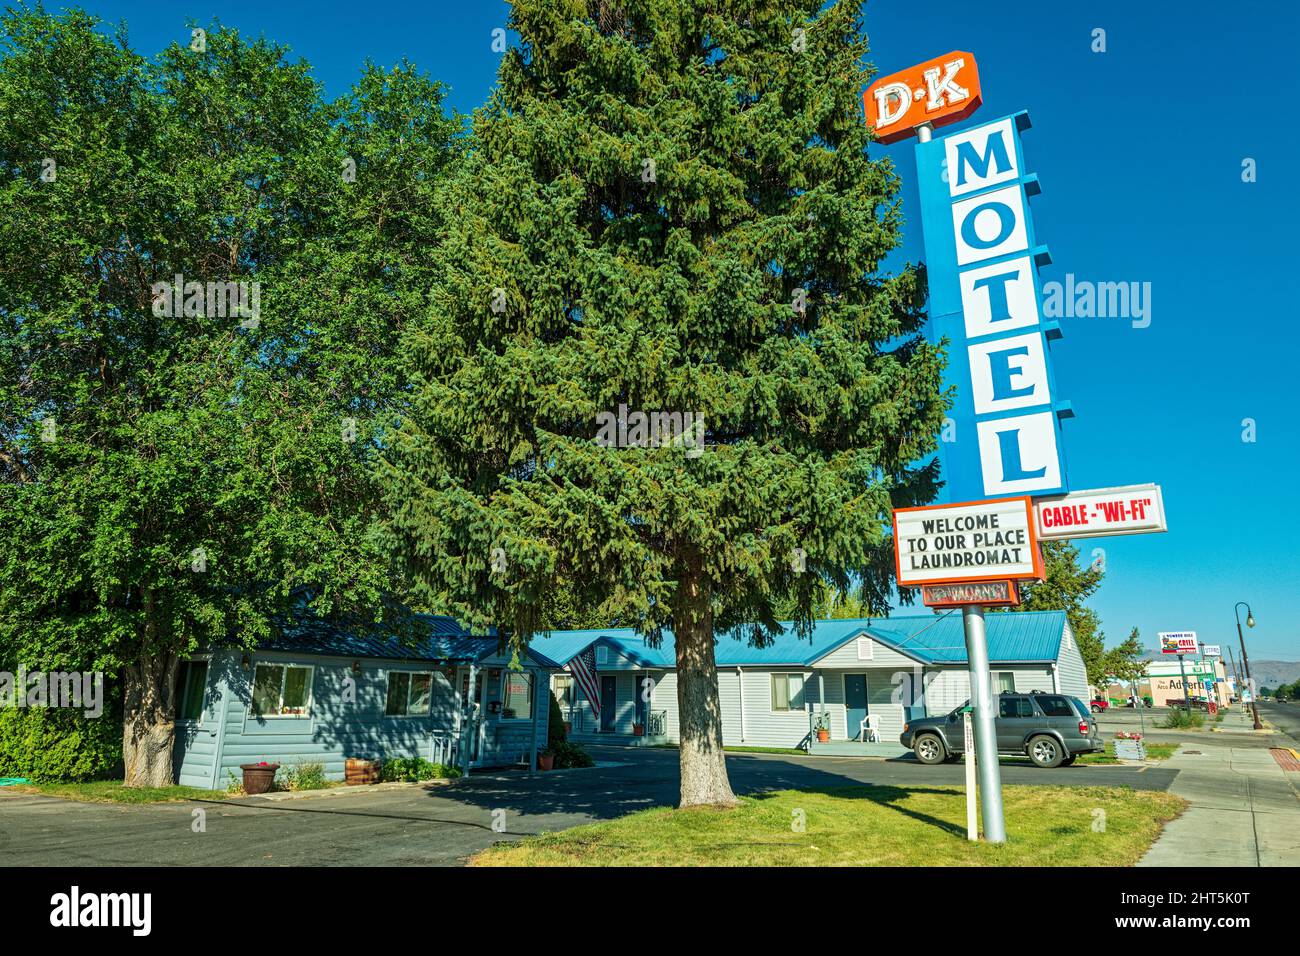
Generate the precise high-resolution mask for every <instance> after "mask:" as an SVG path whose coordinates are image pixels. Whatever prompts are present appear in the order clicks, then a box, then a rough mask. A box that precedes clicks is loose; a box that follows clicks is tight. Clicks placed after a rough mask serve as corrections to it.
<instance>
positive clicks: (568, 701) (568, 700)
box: [553, 674, 573, 707]
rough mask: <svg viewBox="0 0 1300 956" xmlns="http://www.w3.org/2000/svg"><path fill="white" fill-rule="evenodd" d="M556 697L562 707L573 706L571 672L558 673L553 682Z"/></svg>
mask: <svg viewBox="0 0 1300 956" xmlns="http://www.w3.org/2000/svg"><path fill="white" fill-rule="evenodd" d="M553 687H554V690H555V699H556V700H558V701H559V702H560V706H561V707H572V706H573V677H572V676H571V675H569V674H556V675H555V678H554V684H553Z"/></svg>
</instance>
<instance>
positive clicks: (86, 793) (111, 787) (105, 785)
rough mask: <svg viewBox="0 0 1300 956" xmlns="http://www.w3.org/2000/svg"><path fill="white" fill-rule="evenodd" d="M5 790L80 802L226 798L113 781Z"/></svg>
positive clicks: (213, 793) (208, 792)
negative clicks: (129, 785)
mask: <svg viewBox="0 0 1300 956" xmlns="http://www.w3.org/2000/svg"><path fill="white" fill-rule="evenodd" d="M6 789H13V790H19V791H22V792H25V793H40V794H43V795H44V796H47V797H62V798H64V799H65V800H80V801H82V802H83V803H169V802H172V801H177V800H224V799H225V798H226V797H227V796H228V794H227V793H226V792H225V791H223V790H204V789H202V788H200V787H180V786H170V787H124V786H122V784H121V783H119V782H118V781H116V780H96V781H94V782H92V783H32V784H19V785H17V786H14V787H13V788H6Z"/></svg>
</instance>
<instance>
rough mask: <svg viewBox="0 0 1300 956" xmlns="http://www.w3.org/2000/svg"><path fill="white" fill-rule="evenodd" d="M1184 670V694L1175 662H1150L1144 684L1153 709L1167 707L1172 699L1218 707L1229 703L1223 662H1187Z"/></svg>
mask: <svg viewBox="0 0 1300 956" xmlns="http://www.w3.org/2000/svg"><path fill="white" fill-rule="evenodd" d="M1183 669H1184V670H1185V671H1186V672H1187V692H1186V693H1185V692H1184V689H1183V677H1182V674H1181V673H1180V672H1179V669H1178V661H1176V660H1174V661H1152V662H1151V663H1149V664H1148V665H1147V683H1148V684H1150V687H1151V701H1152V703H1153V704H1154V705H1155V706H1156V707H1167V706H1169V701H1170V700H1171V699H1172V700H1181V699H1183V698H1184V697H1191V698H1192V699H1193V700H1195V699H1196V698H1198V697H1203V698H1205V699H1207V700H1212V701H1214V702H1215V703H1216V704H1217V705H1218V706H1220V707H1227V706H1228V704H1229V703H1231V697H1232V685H1231V681H1230V680H1229V678H1228V671H1227V668H1226V667H1225V666H1224V664H1223V661H1222V660H1218V659H1215V658H1205V659H1204V660H1198V661H1192V660H1188V661H1184V662H1183Z"/></svg>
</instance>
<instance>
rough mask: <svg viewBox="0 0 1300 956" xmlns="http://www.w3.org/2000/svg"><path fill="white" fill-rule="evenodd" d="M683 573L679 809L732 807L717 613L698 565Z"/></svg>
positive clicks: (678, 618)
mask: <svg viewBox="0 0 1300 956" xmlns="http://www.w3.org/2000/svg"><path fill="white" fill-rule="evenodd" d="M692 564H693V566H692V567H690V568H689V570H688V571H687V573H685V574H683V576H682V578H681V580H680V582H679V585H678V587H679V590H678V594H677V606H676V607H675V608H674V609H673V635H674V637H675V638H676V642H677V710H678V713H679V715H680V738H681V743H680V748H679V750H678V753H679V755H680V761H681V777H682V784H681V802H680V803H679V804H678V806H680V807H683V808H685V807H699V806H715V807H733V806H735V805H736V803H737V801H736V795H735V794H734V793H732V792H731V781H730V780H729V779H728V778H727V763H726V759H725V757H724V754H723V750H722V708H721V706H720V704H719V702H718V667H717V663H716V662H715V660H714V653H713V613H712V611H711V610H710V608H709V593H708V588H707V585H706V584H705V582H704V576H703V573H702V570H701V568H700V565H699V563H698V561H697V562H692Z"/></svg>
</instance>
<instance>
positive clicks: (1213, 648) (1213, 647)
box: [1201, 644, 1223, 657]
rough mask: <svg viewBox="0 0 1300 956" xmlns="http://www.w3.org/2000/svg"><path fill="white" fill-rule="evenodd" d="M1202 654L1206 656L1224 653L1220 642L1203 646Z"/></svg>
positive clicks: (1219, 655)
mask: <svg viewBox="0 0 1300 956" xmlns="http://www.w3.org/2000/svg"><path fill="white" fill-rule="evenodd" d="M1201 655H1202V656H1204V657H1222V656H1223V653H1222V651H1221V649H1220V648H1219V645H1218V644H1206V645H1205V646H1204V647H1202V648H1201Z"/></svg>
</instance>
